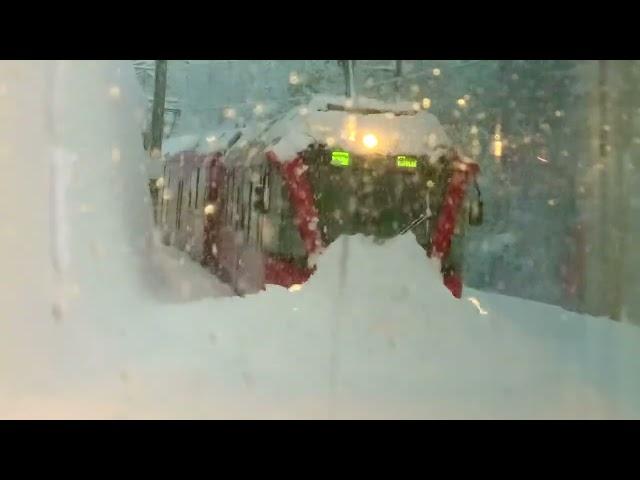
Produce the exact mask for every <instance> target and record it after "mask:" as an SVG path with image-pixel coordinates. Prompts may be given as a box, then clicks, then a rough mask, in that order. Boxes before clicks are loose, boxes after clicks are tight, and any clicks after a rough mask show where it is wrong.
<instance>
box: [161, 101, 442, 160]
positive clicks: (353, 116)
mask: <svg viewBox="0 0 640 480" xmlns="http://www.w3.org/2000/svg"><path fill="white" fill-rule="evenodd" d="M369 134H373V135H375V136H376V138H377V139H378V144H377V146H376V147H375V148H367V147H365V145H364V144H363V142H362V139H363V137H364V136H365V135H369ZM310 144H324V145H327V146H329V147H331V148H342V149H346V150H349V151H351V152H353V153H355V154H370V153H379V154H382V155H427V156H434V155H437V154H438V152H440V151H444V150H446V149H448V148H449V147H450V146H451V142H450V140H449V138H448V137H447V135H446V133H445V131H444V129H443V128H442V126H441V125H440V123H439V122H438V119H437V118H436V117H435V116H434V115H432V114H430V113H428V112H426V111H424V110H419V109H416V106H415V105H414V104H413V103H411V102H394V103H389V102H382V101H380V100H376V99H371V98H364V97H359V98H358V99H357V100H356V101H355V102H354V101H352V100H351V99H347V98H345V97H338V96H328V95H316V96H314V97H312V98H311V100H310V101H309V102H308V103H307V104H306V105H303V106H298V107H295V108H293V109H291V110H290V111H289V112H287V113H286V114H284V115H282V116H281V117H280V118H276V119H273V120H271V121H270V122H267V123H265V122H254V123H251V124H249V125H243V126H238V125H234V124H227V125H223V126H220V127H218V128H217V129H215V130H211V131H210V132H207V133H204V134H194V135H183V136H180V137H173V138H169V139H168V140H167V141H166V142H165V145H164V148H163V150H164V154H165V157H166V158H171V157H173V156H175V155H176V154H177V153H181V152H187V151H191V152H195V153H197V154H209V153H217V152H221V153H225V152H226V153H227V155H226V157H227V158H226V160H225V161H231V162H233V161H234V159H237V160H247V159H246V158H244V155H243V154H242V153H241V152H242V149H243V148H244V147H246V146H247V145H251V146H252V147H254V148H255V147H256V146H258V151H256V152H255V153H258V152H259V151H262V153H267V152H273V153H274V154H275V155H276V157H277V158H278V159H279V160H280V161H284V162H286V161H288V160H292V159H293V158H295V157H296V155H297V154H298V153H299V152H302V151H303V150H305V149H306V148H307V147H308V146H309V145H310ZM254 158H255V159H257V158H258V157H254Z"/></svg>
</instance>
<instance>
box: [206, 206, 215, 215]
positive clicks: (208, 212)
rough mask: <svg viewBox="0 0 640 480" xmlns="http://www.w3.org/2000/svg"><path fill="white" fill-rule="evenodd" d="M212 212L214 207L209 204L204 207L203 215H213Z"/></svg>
mask: <svg viewBox="0 0 640 480" xmlns="http://www.w3.org/2000/svg"><path fill="white" fill-rule="evenodd" d="M214 211H215V207H214V206H213V205H212V204H209V205H207V206H206V207H204V214H205V215H213V212H214Z"/></svg>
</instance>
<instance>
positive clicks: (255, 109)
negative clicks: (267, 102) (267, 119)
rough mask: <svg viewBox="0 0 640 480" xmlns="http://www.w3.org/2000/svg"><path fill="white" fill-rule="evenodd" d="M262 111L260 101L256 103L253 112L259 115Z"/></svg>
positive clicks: (262, 107)
mask: <svg viewBox="0 0 640 480" xmlns="http://www.w3.org/2000/svg"><path fill="white" fill-rule="evenodd" d="M263 112H264V106H263V105H262V104H260V103H258V104H257V105H256V106H255V108H254V109H253V113H254V114H255V115H261V114H262V113H263Z"/></svg>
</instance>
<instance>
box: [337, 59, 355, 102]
mask: <svg viewBox="0 0 640 480" xmlns="http://www.w3.org/2000/svg"><path fill="white" fill-rule="evenodd" d="M340 62H341V63H342V68H343V71H344V83H345V87H344V89H345V96H346V97H347V98H354V97H355V96H356V86H355V81H354V67H355V63H356V62H355V60H341V61H340Z"/></svg>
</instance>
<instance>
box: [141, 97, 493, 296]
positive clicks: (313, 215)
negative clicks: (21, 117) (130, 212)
mask: <svg viewBox="0 0 640 480" xmlns="http://www.w3.org/2000/svg"><path fill="white" fill-rule="evenodd" d="M260 127H261V128H260ZM178 150H179V151H175V152H171V153H170V155H168V156H167V158H166V161H165V163H164V171H163V176H162V178H160V179H157V180H155V179H154V181H153V182H152V186H153V187H154V188H152V190H153V192H154V193H155V198H156V201H155V202H154V203H155V208H156V223H157V225H158V227H159V228H160V229H161V231H162V232H163V238H164V242H165V243H166V244H170V245H173V246H175V247H177V248H179V249H181V250H184V251H186V252H188V253H189V254H190V255H191V257H192V258H193V259H194V260H196V261H199V262H200V263H201V264H202V265H203V266H204V267H206V268H208V269H210V270H211V271H212V273H214V274H215V275H217V276H218V277H220V278H221V279H222V280H223V281H225V282H227V283H228V284H230V285H231V286H232V287H233V288H234V290H235V291H236V292H237V293H238V294H241V295H242V294H246V293H252V292H258V291H260V290H261V289H263V288H264V286H265V285H266V284H276V285H281V286H284V287H290V286H292V285H294V284H302V283H304V282H305V281H306V280H307V279H308V278H309V276H310V275H312V274H313V272H314V270H315V268H316V262H315V261H316V258H317V256H318V255H319V254H321V252H322V250H323V249H324V248H325V247H327V246H328V245H329V244H330V243H331V242H333V241H335V240H336V239H337V238H338V237H339V236H340V235H343V234H346V235H350V234H356V233H363V234H367V235H373V236H375V237H378V238H382V239H384V238H390V237H392V236H394V235H398V234H402V233H404V232H407V231H409V230H411V231H412V232H413V233H414V234H415V236H416V240H417V241H418V242H419V243H420V245H422V246H423V248H424V249H425V252H426V255H429V256H437V257H438V258H440V259H441V264H442V275H443V281H444V283H445V285H446V286H447V287H448V288H449V289H450V290H451V291H452V293H453V294H454V295H455V296H456V297H460V295H461V292H462V263H463V261H462V260H463V257H462V253H463V237H464V232H465V229H466V226H467V225H468V224H478V223H480V222H481V221H482V202H481V198H479V197H478V198H475V199H474V200H473V201H471V200H469V199H468V197H469V196H470V195H469V194H473V195H478V196H479V193H480V192H479V189H477V183H476V182H475V177H476V175H477V173H478V165H477V164H476V163H474V162H471V161H469V160H467V159H464V158H462V157H461V156H460V155H459V154H458V153H457V151H456V150H455V149H453V148H452V147H451V146H450V145H449V143H448V139H447V137H446V135H445V133H444V131H443V130H442V128H441V127H440V125H439V124H438V122H437V120H436V119H435V117H433V116H432V115H430V114H429V113H427V112H425V111H415V110H413V108H412V106H411V105H409V106H408V108H407V106H406V105H397V104H396V105H392V106H389V105H385V104H381V103H380V102H375V101H363V102H359V103H358V105H357V106H356V107H354V106H353V105H350V103H349V102H348V101H345V100H344V99H333V98H327V97H318V98H315V99H313V100H312V101H311V102H310V103H309V104H308V105H306V106H304V107H300V108H296V109H293V110H292V111H290V112H289V113H288V114H286V115H284V116H283V117H280V118H277V119H276V120H274V121H271V122H270V123H268V124H265V125H262V126H257V127H255V128H253V129H247V128H243V129H241V128H236V129H227V130H222V131H219V132H217V133H214V134H212V135H209V136H206V137H202V138H200V139H194V141H193V142H192V143H191V144H190V145H185V146H184V148H180V149H178ZM472 186H475V189H473V190H472V189H471V188H470V187H472Z"/></svg>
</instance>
